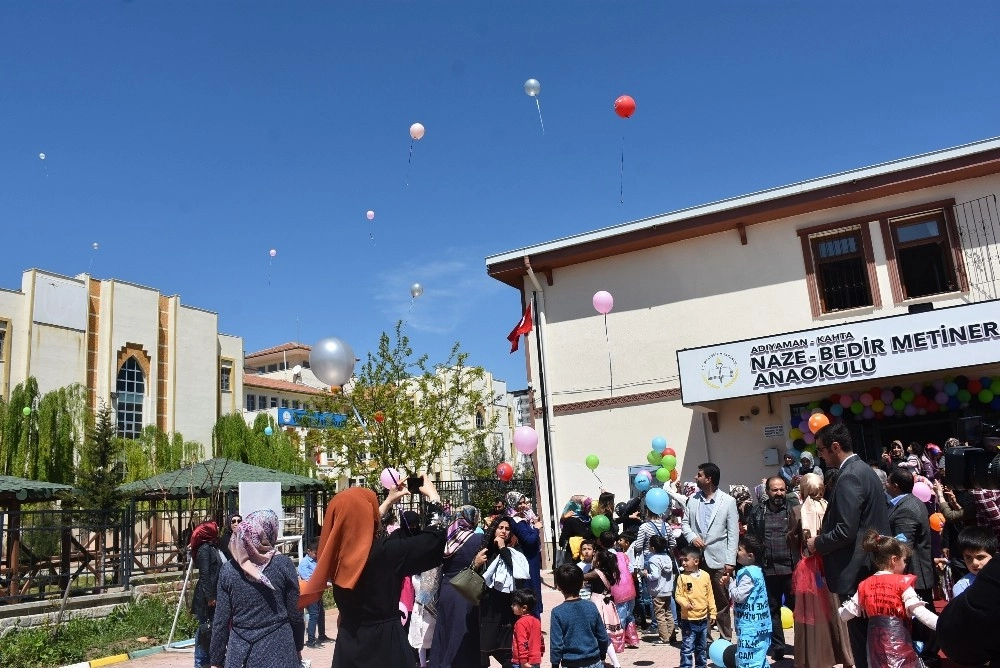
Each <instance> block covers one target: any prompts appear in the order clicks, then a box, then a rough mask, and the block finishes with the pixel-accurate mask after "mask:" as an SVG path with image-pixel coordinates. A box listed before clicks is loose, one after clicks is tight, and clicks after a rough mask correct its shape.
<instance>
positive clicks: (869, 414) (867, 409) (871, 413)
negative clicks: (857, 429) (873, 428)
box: [861, 406, 875, 420]
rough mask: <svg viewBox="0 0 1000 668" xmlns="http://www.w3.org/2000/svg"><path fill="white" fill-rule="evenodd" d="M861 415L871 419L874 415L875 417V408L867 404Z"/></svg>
mask: <svg viewBox="0 0 1000 668" xmlns="http://www.w3.org/2000/svg"><path fill="white" fill-rule="evenodd" d="M861 417H863V418H864V419H866V420H871V419H872V418H873V417H875V409H873V408H872V407H871V406H865V409H864V410H863V411H861Z"/></svg>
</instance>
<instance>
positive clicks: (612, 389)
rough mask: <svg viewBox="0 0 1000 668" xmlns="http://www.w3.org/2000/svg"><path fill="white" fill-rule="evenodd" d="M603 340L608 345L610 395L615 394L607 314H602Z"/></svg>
mask: <svg viewBox="0 0 1000 668" xmlns="http://www.w3.org/2000/svg"><path fill="white" fill-rule="evenodd" d="M604 342H605V343H606V344H607V345H608V375H609V376H611V396H615V369H614V367H613V366H612V365H611V339H610V338H609V337H608V314H607V313H605V314H604Z"/></svg>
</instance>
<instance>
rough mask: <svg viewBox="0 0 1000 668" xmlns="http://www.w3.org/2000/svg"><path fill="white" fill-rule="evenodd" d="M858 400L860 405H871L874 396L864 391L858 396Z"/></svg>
mask: <svg viewBox="0 0 1000 668" xmlns="http://www.w3.org/2000/svg"><path fill="white" fill-rule="evenodd" d="M858 401H860V402H861V405H862V406H871V405H872V401H874V398H873V397H872V395H870V394H868V393H867V392H865V393H864V394H862V395H861V396H860V397H858Z"/></svg>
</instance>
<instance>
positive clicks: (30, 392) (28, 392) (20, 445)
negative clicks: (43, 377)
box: [0, 377, 38, 478]
mask: <svg viewBox="0 0 1000 668" xmlns="http://www.w3.org/2000/svg"><path fill="white" fill-rule="evenodd" d="M37 401H38V381H36V380H35V379H34V377H29V378H28V379H27V380H26V381H25V382H23V383H19V384H18V385H17V387H15V388H14V390H13V391H12V392H11V393H10V402H8V404H7V407H6V408H7V410H6V411H5V414H4V416H3V425H2V426H0V467H2V471H0V473H2V474H3V475H13V476H19V477H22V478H24V477H27V476H28V472H29V469H30V468H32V464H31V463H32V462H34V461H35V460H36V459H37V456H38V429H37V426H34V423H35V422H36V416H35V407H36V405H37ZM24 408H31V409H32V410H31V414H30V415H27V416H25V415H24V414H23V413H22V411H23V410H24Z"/></svg>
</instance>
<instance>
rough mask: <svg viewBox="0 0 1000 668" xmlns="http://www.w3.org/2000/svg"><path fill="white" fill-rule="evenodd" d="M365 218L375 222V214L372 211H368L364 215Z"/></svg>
mask: <svg viewBox="0 0 1000 668" xmlns="http://www.w3.org/2000/svg"><path fill="white" fill-rule="evenodd" d="M365 216H367V217H368V220H375V212H374V211H369V212H368V213H366V214H365Z"/></svg>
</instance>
